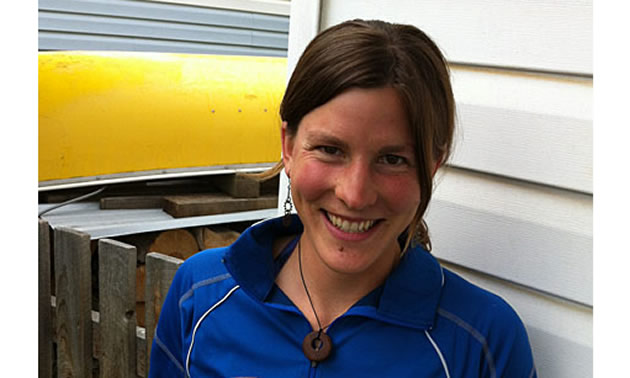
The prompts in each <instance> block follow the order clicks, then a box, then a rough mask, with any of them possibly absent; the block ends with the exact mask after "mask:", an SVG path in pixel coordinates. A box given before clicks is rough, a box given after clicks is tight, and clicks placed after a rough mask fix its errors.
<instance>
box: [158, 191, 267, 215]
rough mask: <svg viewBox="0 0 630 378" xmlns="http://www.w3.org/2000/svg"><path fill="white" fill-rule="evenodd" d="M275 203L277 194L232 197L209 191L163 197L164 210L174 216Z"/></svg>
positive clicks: (245, 208) (246, 208) (258, 207)
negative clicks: (256, 196)
mask: <svg viewBox="0 0 630 378" xmlns="http://www.w3.org/2000/svg"><path fill="white" fill-rule="evenodd" d="M277 205H278V196H277V195H267V196H260V197H258V198H232V197H230V196H228V195H226V194H223V193H211V194H193V195H186V196H169V197H165V198H164V211H166V212H167V213H168V214H170V215H171V216H173V217H175V218H181V217H194V216H200V215H213V214H224V213H233V212H237V211H247V210H259V209H271V208H274V207H276V206H277Z"/></svg>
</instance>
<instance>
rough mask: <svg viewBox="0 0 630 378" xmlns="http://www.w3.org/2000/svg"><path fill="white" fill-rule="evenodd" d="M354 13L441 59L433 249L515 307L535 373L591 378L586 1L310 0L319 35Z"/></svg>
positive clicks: (590, 186) (589, 100)
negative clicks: (442, 134)
mask: <svg viewBox="0 0 630 378" xmlns="http://www.w3.org/2000/svg"><path fill="white" fill-rule="evenodd" d="M291 17H292V20H293V21H296V22H301V21H300V20H297V19H295V18H297V17H296V15H295V14H294V13H292V14H291ZM353 18H365V19H371V18H376V19H384V20H387V21H392V22H402V23H411V24H414V25H416V26H418V27H420V28H421V29H422V30H424V31H425V32H426V33H427V34H428V35H430V36H431V37H432V38H433V39H434V40H435V41H436V43H437V44H438V46H440V48H442V49H443V50H444V51H445V54H446V56H447V59H448V60H449V62H450V63H451V67H450V68H451V76H452V81H453V90H454V94H455V99H456V103H457V132H456V137H455V148H454V153H453V156H452V159H451V161H450V162H449V166H448V167H446V168H444V169H442V171H441V172H440V173H438V176H437V177H436V181H437V186H436V189H435V192H434V197H433V199H432V202H431V204H430V205H429V209H428V211H427V215H426V220H427V223H428V225H429V230H430V234H431V239H432V242H433V254H435V255H436V256H437V257H438V258H439V259H440V260H441V261H442V262H443V263H444V264H445V266H447V267H449V268H451V269H453V270H454V271H456V272H458V273H460V274H462V275H463V276H464V277H466V278H468V279H470V280H471V281H473V282H475V283H477V284H479V285H480V286H482V287H485V288H487V289H489V290H491V291H493V292H495V293H497V294H499V295H501V296H503V297H504V298H505V299H506V300H508V302H510V303H511V304H512V305H513V306H514V308H515V309H516V311H517V312H518V313H519V314H520V315H521V317H522V319H523V321H524V323H525V325H526V327H527V329H528V333H529V336H530V341H531V343H532V348H533V352H534V357H535V360H536V365H537V369H538V373H539V376H540V377H560V378H562V377H567V378H575V377H591V376H592V365H593V363H592V351H593V340H592V319H593V318H592V317H593V269H592V261H593V232H592V226H593V225H592V223H593V219H592V212H593V195H592V193H593V184H592V179H593V175H592V170H593V162H592V160H593V154H592V149H593V145H592V138H593V134H592V133H593V131H592V130H593V129H592V119H593V114H592V113H593V109H592V97H593V80H592V25H591V23H592V3H591V1H574V0H562V1H551V0H548V1H544V0H535V1H511V2H501V1H493V0H472V1H468V0H466V1H465V0H454V1H448V2H444V1H440V0H425V1H421V2H417V1H413V0H396V1H392V2H388V3H387V4H384V3H382V2H380V1H377V0H362V1H359V0H344V1H341V0H324V1H323V2H322V8H321V21H320V28H321V29H324V28H326V27H328V26H331V25H333V24H336V23H338V22H341V21H343V20H347V19H353ZM300 53H301V51H290V53H289V60H291V58H292V55H293V54H296V55H299V54H300Z"/></svg>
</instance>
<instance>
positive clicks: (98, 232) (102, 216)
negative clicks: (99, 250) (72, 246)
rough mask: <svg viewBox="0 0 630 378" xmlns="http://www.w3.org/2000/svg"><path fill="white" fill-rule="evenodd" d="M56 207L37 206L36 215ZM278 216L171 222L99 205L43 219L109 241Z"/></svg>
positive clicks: (150, 212)
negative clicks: (124, 237)
mask: <svg viewBox="0 0 630 378" xmlns="http://www.w3.org/2000/svg"><path fill="white" fill-rule="evenodd" d="M54 205H55V204H40V205H39V209H38V211H40V212H41V211H43V210H46V209H47V208H50V207H52V206H54ZM275 216H278V209H277V208H275V207H274V208H272V209H263V210H252V211H243V212H238V213H228V214H217V215H202V216H198V217H186V218H173V217H172V216H170V215H169V214H167V213H165V212H164V211H163V210H162V209H138V210H101V209H100V207H99V203H98V202H79V203H73V204H69V205H66V206H63V207H60V208H58V209H55V210H52V211H51V212H49V213H46V214H44V215H42V219H44V220H46V221H47V222H48V224H49V225H50V226H51V227H52V228H53V229H55V228H58V227H70V228H72V229H75V230H77V231H81V232H84V233H86V234H89V235H90V238H91V239H101V238H109V237H114V236H121V235H130V234H137V233H143V232H151V231H162V230H170V229H176V228H186V227H196V226H208V225H213V224H225V223H231V222H241V221H258V220H261V219H266V218H271V217H275Z"/></svg>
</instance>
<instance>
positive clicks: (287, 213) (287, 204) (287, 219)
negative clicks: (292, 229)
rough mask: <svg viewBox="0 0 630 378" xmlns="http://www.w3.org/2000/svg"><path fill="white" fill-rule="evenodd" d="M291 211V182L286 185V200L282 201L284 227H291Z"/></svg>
mask: <svg viewBox="0 0 630 378" xmlns="http://www.w3.org/2000/svg"><path fill="white" fill-rule="evenodd" d="M291 210H293V201H291V180H290V179H289V184H288V185H287V199H285V200H284V217H283V218H282V224H283V225H284V227H289V226H290V225H291Z"/></svg>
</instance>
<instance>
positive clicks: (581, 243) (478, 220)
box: [426, 168, 593, 306]
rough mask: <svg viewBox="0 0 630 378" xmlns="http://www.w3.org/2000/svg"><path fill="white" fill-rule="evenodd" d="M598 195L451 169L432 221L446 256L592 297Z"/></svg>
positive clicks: (553, 290) (581, 298)
mask: <svg viewBox="0 0 630 378" xmlns="http://www.w3.org/2000/svg"><path fill="white" fill-rule="evenodd" d="M592 206H593V205H592V197H591V196H589V195H584V194H578V193H573V192H566V191H563V190H558V189H552V188H548V187H542V186H539V185H534V184H527V183H523V182H518V181H512V180H508V179H504V178H498V177H495V176H490V175H485V174H480V173H473V172H468V171H465V170H462V169H455V168H449V169H445V171H444V172H443V176H441V177H440V178H439V179H438V186H437V188H436V190H435V192H434V196H433V199H432V203H431V205H430V207H429V210H428V212H427V216H426V219H427V223H428V225H429V230H430V232H431V239H432V241H433V253H434V254H435V255H436V256H437V257H439V258H442V259H444V260H446V261H449V262H453V263H456V264H459V265H462V266H466V267H469V268H471V269H475V270H477V271H480V272H484V273H486V274H490V275H493V276H496V277H500V278H502V279H505V280H509V281H512V282H517V283H520V284H522V285H525V286H528V287H531V288H535V289H537V290H540V291H543V292H546V293H550V294H553V295H556V296H558V297H562V298H566V299H568V300H571V301H575V302H579V303H583V304H585V305H589V306H590V305H592V304H593V287H592V286H593V267H592V259H593V249H592V242H593V236H592V212H593V209H592Z"/></svg>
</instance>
